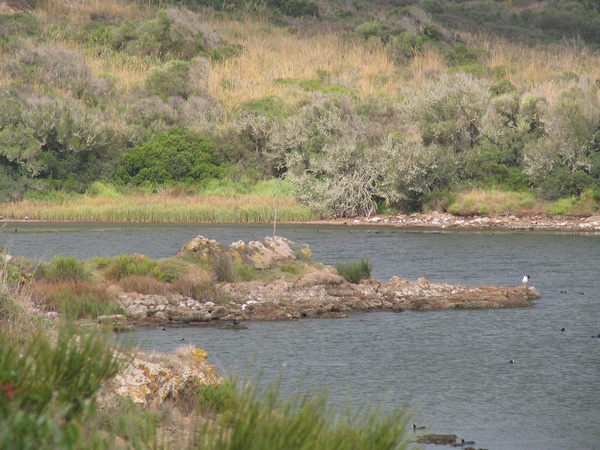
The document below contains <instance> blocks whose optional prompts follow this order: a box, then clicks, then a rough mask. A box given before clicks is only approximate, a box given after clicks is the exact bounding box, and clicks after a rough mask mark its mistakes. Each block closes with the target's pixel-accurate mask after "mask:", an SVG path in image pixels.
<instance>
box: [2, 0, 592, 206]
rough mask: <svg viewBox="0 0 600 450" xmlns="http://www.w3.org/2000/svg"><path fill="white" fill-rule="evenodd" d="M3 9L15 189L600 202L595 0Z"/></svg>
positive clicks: (416, 201) (397, 201) (6, 175)
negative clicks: (221, 188)
mask: <svg viewBox="0 0 600 450" xmlns="http://www.w3.org/2000/svg"><path fill="white" fill-rule="evenodd" d="M0 14H1V15H0V62H1V64H0V201H4V202H8V201H19V200H22V199H29V200H35V199H39V198H50V197H51V196H50V194H49V193H50V192H53V191H56V190H62V191H64V192H66V193H68V195H71V194H81V193H85V192H86V191H87V192H88V193H89V195H93V192H94V190H97V187H98V182H103V183H108V184H109V185H111V186H114V188H113V187H111V189H112V190H115V191H118V192H119V194H122V193H123V192H126V193H127V192H132V190H133V191H136V192H140V190H141V191H142V192H148V191H150V192H152V191H157V190H161V189H163V190H164V188H162V187H163V186H169V185H185V186H187V188H184V189H182V190H184V191H186V192H188V193H189V192H190V191H191V192H192V193H196V192H198V191H200V192H202V189H206V186H207V185H210V186H212V187H214V186H216V185H218V184H219V183H215V182H214V180H221V183H225V184H227V183H229V184H233V185H234V186H236V187H240V186H248V185H252V184H254V183H256V182H258V181H260V180H269V179H285V181H283V182H282V184H279V186H281V185H283V186H284V188H285V189H287V191H286V192H288V194H289V193H290V192H291V194H289V195H292V196H293V197H295V198H296V199H297V201H298V202H300V204H302V205H304V206H306V207H308V208H309V209H310V210H312V211H313V212H314V213H316V214H318V215H320V216H321V217H349V216H355V215H362V214H370V213H373V212H376V211H378V210H379V211H382V210H389V209H400V210H404V211H410V210H420V209H438V210H444V211H446V210H450V211H453V212H460V207H459V206H457V205H460V201H457V199H458V200H460V195H461V193H466V192H470V191H472V190H473V189H477V190H482V189H483V190H484V191H498V192H504V193H506V192H508V191H512V192H515V193H518V194H519V195H523V194H527V195H528V196H530V198H531V199H532V200H531V201H528V202H526V203H527V204H526V206H523V207H521V208H522V209H527V208H530V209H531V208H534V207H535V205H536V204H539V203H540V202H543V201H556V200H558V199H568V201H567V202H566V203H564V200H563V204H564V205H567V206H566V207H565V208H563V210H561V209H560V208H556V205H555V206H554V209H553V211H555V212H558V213H561V212H562V213H581V214H586V213H592V212H594V211H595V210H596V209H597V205H598V198H599V196H600V194H599V193H600V104H599V103H600V102H599V92H598V87H599V86H598V85H599V84H600V54H599V53H598V46H599V45H600V36H598V30H599V29H600V27H598V26H597V25H598V23H599V21H600V11H599V5H598V2H593V1H580V2H561V1H553V2H544V3H541V2H524V1H511V2H494V1H483V0H482V1H480V2H460V1H454V2H451V1H423V2H411V1H383V0H382V1H380V2H367V1H356V2H352V3H351V4H350V3H349V2H341V1H334V0H329V1H325V0H322V1H317V2H310V1H305V0H294V1H289V2H288V1H285V2H284V1H279V0H264V1H253V2H250V1H242V0H198V1H188V2H183V3H182V2H171V3H169V2H160V3H157V4H152V3H148V2H132V1H126V0H109V1H105V2H96V1H92V0H81V1H78V2H70V3H65V2H61V1H58V0H45V1H39V2H34V1H31V2H29V3H26V2H20V1H19V0H13V2H12V3H7V4H3V6H2V9H1V10H0ZM552 24H555V26H551V25H552ZM225 180H227V181H225ZM231 181H233V183H231ZM94 186H95V187H94ZM69 193H71V194H69ZM471 209H472V208H471ZM494 211H495V212H506V211H502V206H499V207H498V208H494ZM494 211H491V212H494ZM482 212H486V211H482ZM488 212H489V211H488ZM513 212H515V211H513Z"/></svg>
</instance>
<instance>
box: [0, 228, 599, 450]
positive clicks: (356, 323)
mask: <svg viewBox="0 0 600 450" xmlns="http://www.w3.org/2000/svg"><path fill="white" fill-rule="evenodd" d="M3 230H5V232H4V233H2V234H0V245H5V246H8V247H9V249H10V252H11V253H12V254H14V255H23V256H28V257H31V258H38V259H49V258H51V257H52V256H54V255H57V254H72V255H74V256H77V257H79V258H89V257H92V256H111V255H116V254H120V253H145V254H147V255H148V256H151V257H154V258H162V257H167V256H171V255H173V254H174V253H176V252H177V250H178V249H179V248H180V247H181V246H182V245H184V244H185V243H186V242H188V241H189V240H191V239H192V238H193V237H195V236H196V235H198V234H202V235H204V236H206V237H209V238H214V239H216V240H218V241H219V242H222V243H231V242H234V241H237V240H239V239H242V240H244V241H249V240H253V239H263V238H264V237H265V236H269V235H271V234H272V229H271V228H270V227H269V226H258V225H257V226H205V225H189V224H187V225H160V226H157V225H134V224H126V225H122V224H108V225H106V224H104V225H100V226H99V225H94V224H92V225H77V224H73V225H72V224H60V225H48V224H47V225H45V226H40V225H39V224H18V231H16V232H15V231H14V230H12V229H10V228H9V227H8V226H7V227H5V228H4V229H3ZM440 231H441V232H440V233H434V232H432V231H431V230H425V231H424V230H401V229H392V228H372V229H369V228H367V227H360V228H358V227H357V228H354V227H353V228H345V227H323V226H321V227H307V226H282V227H278V230H277V234H278V235H283V236H285V237H287V238H289V239H291V240H293V241H296V242H300V243H307V244H309V245H310V248H311V249H312V251H313V253H314V257H315V259H316V260H318V261H321V262H324V263H326V264H336V263H337V262H340V261H349V260H353V259H357V258H360V257H367V258H369V259H370V260H371V261H372V263H373V276H374V277H375V278H378V279H381V280H387V279H389V278H390V277H391V276H394V275H398V276H401V277H403V278H407V279H410V280H414V279H416V278H418V277H421V276H424V277H426V278H428V279H429V280H430V281H433V282H451V283H461V284H469V285H478V284H493V285H516V284H519V283H520V281H521V278H522V276H523V275H524V274H526V273H528V274H530V275H531V284H533V285H534V286H535V287H536V288H537V289H538V290H539V291H540V292H541V293H542V299H540V300H538V301H537V302H536V306H535V307H533V308H524V309H507V310H481V311H434V312H402V313H369V314H360V315H353V316H351V317H349V318H347V319H332V320H326V319H317V320H308V319H305V320H299V321H294V322H254V323H249V324H248V330H240V331H230V330H220V329H212V328H168V329H167V330H166V331H160V330H158V328H147V329H140V330H139V331H137V332H135V333H132V334H130V335H128V336H127V339H135V341H136V343H137V344H138V345H139V346H140V347H142V348H144V349H149V350H164V351H172V350H174V349H176V348H177V347H178V346H179V345H181V341H180V338H182V337H183V338H184V339H185V342H186V343H192V344H193V345H195V346H198V347H201V348H204V349H206V350H207V351H208V352H209V353H210V357H209V361H212V362H213V363H214V364H215V365H216V366H217V367H218V368H219V370H220V371H221V372H222V373H225V374H234V373H235V374H238V375H242V376H244V375H249V376H254V375H255V374H256V373H257V372H259V371H262V372H263V378H265V379H269V378H277V377H279V376H281V377H282V388H283V390H284V392H294V391H296V390H297V389H299V388H300V389H301V390H311V391H314V390H318V389H321V388H328V389H329V393H330V399H331V401H332V403H334V404H338V405H339V404H341V403H343V402H344V401H349V402H350V403H353V404H355V405H357V406H358V407H360V406H362V405H366V404H368V405H378V404H380V403H384V405H385V406H386V407H401V406H403V405H404V404H406V402H409V404H410V409H411V411H412V413H413V417H414V421H415V422H417V423H418V424H419V425H426V426H428V430H427V432H431V433H453V434H457V435H458V436H459V438H460V437H464V438H465V439H467V440H474V441H475V442H476V446H475V447H483V448H488V449H490V450H492V449H502V450H503V449H506V450H520V449H523V450H525V449H527V450H529V449H531V450H536V449H539V450H548V449H550V450H551V449H565V448H577V449H598V448H600V444H599V442H600V426H599V425H598V424H599V420H598V417H599V414H600V390H599V389H598V383H599V382H600V339H592V338H591V336H592V335H598V334H599V333H600V278H599V272H600V271H599V269H600V236H598V235H592V234H590V235H588V234H579V235H571V234H570V233H540V232H520V233H519V232H496V233H492V232H489V231H485V232H478V231H453V232H447V231H442V230H440ZM564 290H566V291H567V293H561V291H564ZM562 327H565V331H564V332H561V331H560V330H561V328H562ZM511 359H514V360H515V363H514V364H509V363H508V361H509V360H511ZM431 448H436V447H431ZM437 448H441V447H437Z"/></svg>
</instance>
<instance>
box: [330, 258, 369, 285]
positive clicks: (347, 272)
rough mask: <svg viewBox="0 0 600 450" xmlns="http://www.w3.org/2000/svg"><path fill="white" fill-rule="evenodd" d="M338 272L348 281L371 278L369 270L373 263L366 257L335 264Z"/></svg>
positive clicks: (354, 281)
mask: <svg viewBox="0 0 600 450" xmlns="http://www.w3.org/2000/svg"><path fill="white" fill-rule="evenodd" d="M335 268H336V269H337V271H338V273H339V274H340V275H341V276H343V277H344V279H345V280H346V281H348V282H350V283H358V282H360V281H361V280H365V279H367V278H371V270H372V268H373V265H372V264H371V261H369V260H368V259H366V258H361V259H359V260H358V261H351V262H348V263H339V264H337V265H336V266H335Z"/></svg>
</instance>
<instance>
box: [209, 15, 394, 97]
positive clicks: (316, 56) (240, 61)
mask: <svg viewBox="0 0 600 450" xmlns="http://www.w3.org/2000/svg"><path fill="white" fill-rule="evenodd" d="M211 25H212V27H213V28H214V29H216V30H218V31H219V32H220V33H221V34H222V35H223V36H224V37H225V39H226V40H227V41H229V42H230V43H234V44H241V45H242V46H243V48H244V51H243V54H242V55H241V56H240V57H239V58H234V59H228V60H225V61H223V62H222V63H218V64H215V65H214V66H213V70H212V71H211V74H210V80H209V83H210V92H211V93H212V94H213V95H214V96H216V97H217V98H219V99H220V100H222V101H223V102H225V104H226V105H228V106H229V107H233V106H236V105H238V104H240V103H243V102H245V101H247V100H250V99H254V98H260V97H264V96H270V95H274V96H281V97H284V98H289V96H290V95H291V96H292V97H294V92H293V90H290V87H288V86H282V85H278V84H275V83H273V80H274V79H277V78H291V79H297V80H308V79H314V78H317V71H325V72H327V73H328V74H330V78H331V82H332V84H335V85H340V86H343V87H348V88H352V89H355V90H356V91H357V93H358V95H360V96H361V97H367V96H370V95H377V94H382V95H383V94H385V93H386V92H390V91H392V90H394V89H397V88H398V81H397V76H396V71H395V68H394V65H393V63H392V61H391V60H390V59H389V58H388V56H387V53H386V51H385V49H384V48H383V46H375V45H374V46H371V47H366V46H363V45H358V44H356V43H350V42H345V41H343V40H342V39H341V38H340V36H336V35H320V36H296V35H291V34H289V33H288V32H286V31H285V30H282V29H279V28H269V29H267V28H266V27H264V26H263V25H262V24H261V23H260V22H257V21H244V22H232V21H221V22H219V23H212V24H211ZM224 80H227V82H224Z"/></svg>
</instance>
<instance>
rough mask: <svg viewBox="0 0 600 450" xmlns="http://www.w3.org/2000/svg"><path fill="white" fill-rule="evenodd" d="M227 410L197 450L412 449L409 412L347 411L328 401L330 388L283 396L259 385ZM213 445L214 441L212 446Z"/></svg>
mask: <svg viewBox="0 0 600 450" xmlns="http://www.w3.org/2000/svg"><path fill="white" fill-rule="evenodd" d="M239 395H240V398H239V399H238V400H237V401H236V402H234V404H233V406H232V407H230V408H229V409H228V410H226V411H225V412H224V413H223V414H222V416H221V418H220V420H219V426H218V427H214V428H212V429H208V427H205V428H204V430H203V431H204V433H206V435H207V438H206V441H207V442H204V441H202V442H201V443H199V444H198V445H197V446H196V448H210V449H219V450H242V449H243V450H264V449H273V450H296V449H311V450H329V449H336V450H345V449H352V450H362V449H365V450H366V449H373V450H379V449H382V450H383V449H389V450H392V449H393V450H401V449H405V448H408V445H409V440H408V435H407V432H406V429H407V426H406V425H407V418H408V416H407V414H406V413H405V412H404V411H399V410H393V411H390V412H388V413H383V412H382V411H381V409H378V408H376V409H369V410H366V411H364V410H363V411H360V412H359V413H356V412H354V411H352V410H351V409H350V408H345V409H344V410H343V411H342V412H341V413H339V414H338V413H337V412H336V411H334V410H332V409H331V407H330V406H329V405H328V401H327V392H321V393H318V394H316V395H314V394H312V395H311V394H304V395H295V396H292V397H291V398H288V399H282V398H281V396H280V389H279V386H278V385H277V383H272V384H270V385H269V387H268V388H267V389H266V392H264V393H263V392H259V390H258V389H257V388H255V387H253V386H250V387H248V388H246V389H243V390H242V391H241V393H240V394H239ZM207 444H208V445H207Z"/></svg>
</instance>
